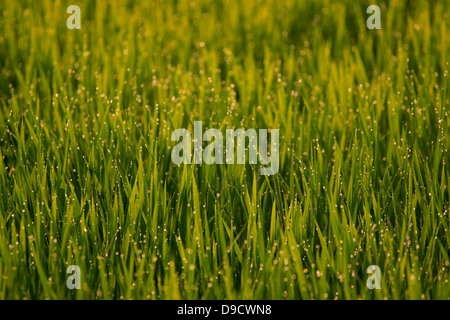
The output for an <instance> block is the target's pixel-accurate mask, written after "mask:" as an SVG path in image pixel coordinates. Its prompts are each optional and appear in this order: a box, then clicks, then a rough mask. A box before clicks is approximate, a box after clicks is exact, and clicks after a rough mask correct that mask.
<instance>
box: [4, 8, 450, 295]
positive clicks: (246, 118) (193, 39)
mask: <svg viewBox="0 0 450 320" xmlns="http://www.w3.org/2000/svg"><path fill="white" fill-rule="evenodd" d="M69 4H76V5H79V6H80V8H81V29H80V30H76V29H74V30H69V29H68V28H67V27H66V19H67V18H68V16H69V15H68V14H66V8H67V6H68V5H69ZM369 4H377V5H379V6H380V8H381V27H382V28H381V30H376V29H373V30H369V29H367V27H366V19H367V18H368V17H369V15H368V14H366V8H367V6H368V5H369ZM449 7H450V4H449V1H446V0H436V1H372V2H368V1H360V2H359V1H354V0H345V1H344V0H343V1H331V0H315V1H306V0H298V1H296V0H289V1H281V0H265V1H262V0H261V1H253V0H251V1H250V0H246V1H238V0H223V1H206V0H191V1H175V0H158V1H131V0H129V1H125V0H122V1H118V0H116V1H106V0H105V1H99V0H97V1H89V0H86V1H74V2H71V1H60V0H55V1H50V0H41V1H33V0H21V1H8V0H0V15H1V18H0V69H1V70H0V72H1V74H0V299H178V298H184V299H225V298H226V299H449V298H450V284H449V267H450V266H449V263H450V261H449V260H450V258H449V252H450V230H449V210H450V209H449V207H450V205H449V198H450V197H449V195H450V190H449V175H450V164H449V162H450V161H449V159H448V156H449V146H450V142H449V139H450V117H449V111H450V110H449V92H448V89H449V88H450V86H449V77H450V75H449V73H448V70H449V61H450V17H449V14H450V13H449V10H448V8H449ZM194 121H203V126H204V127H205V128H206V127H210V128H211V127H214V128H219V129H220V130H222V131H224V130H226V129H229V128H241V127H242V128H256V129H266V128H278V129H279V130H280V144H281V146H280V170H279V173H278V174H276V175H274V176H261V175H259V167H260V166H259V165H250V164H247V165H206V164H202V165H182V166H176V165H174V164H173V163H172V161H171V149H172V148H173V147H174V145H175V142H172V141H171V134H172V132H173V131H174V130H175V129H177V128H187V129H189V130H191V132H192V130H193V123H194ZM69 265H78V266H79V267H80V270H81V275H82V276H81V279H82V286H81V289H80V290H69V289H68V288H67V286H66V280H67V277H68V275H67V274H66V269H67V267H68V266H69ZM370 265H378V266H379V267H380V270H381V289H375V290H369V289H368V288H367V286H366V280H367V277H368V276H369V275H368V274H366V269H367V267H368V266H370ZM305 269H306V270H305Z"/></svg>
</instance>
